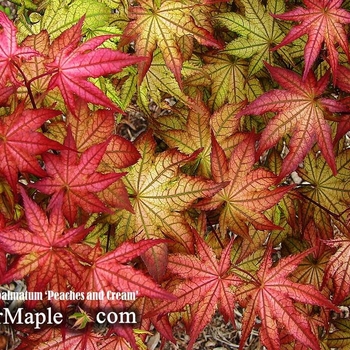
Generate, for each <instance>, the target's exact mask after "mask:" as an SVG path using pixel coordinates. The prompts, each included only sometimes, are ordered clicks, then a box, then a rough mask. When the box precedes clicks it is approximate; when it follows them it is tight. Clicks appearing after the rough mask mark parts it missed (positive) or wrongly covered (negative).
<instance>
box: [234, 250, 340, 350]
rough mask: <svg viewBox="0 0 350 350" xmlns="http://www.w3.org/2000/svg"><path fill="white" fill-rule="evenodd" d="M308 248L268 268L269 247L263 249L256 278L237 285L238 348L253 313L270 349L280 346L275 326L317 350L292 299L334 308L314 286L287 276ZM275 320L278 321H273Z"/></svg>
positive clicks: (306, 320) (305, 319) (305, 254)
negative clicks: (240, 315) (240, 309)
mask: <svg viewBox="0 0 350 350" xmlns="http://www.w3.org/2000/svg"><path fill="white" fill-rule="evenodd" d="M310 252H311V251H310V250H308V251H305V252H303V253H301V254H297V255H292V256H289V257H287V258H284V259H281V260H280V261H279V263H278V264H277V265H276V266H274V267H272V259H271V246H270V247H269V248H268V249H267V250H266V252H265V256H264V258H263V260H262V262H261V264H260V268H259V270H258V272H257V274H256V277H255V278H254V279H252V280H251V281H250V282H247V283H245V284H243V285H242V286H240V287H238V290H237V293H236V295H237V298H238V301H239V302H240V303H241V305H242V306H243V307H244V308H245V313H244V316H243V323H242V327H243V330H242V338H241V342H240V349H243V348H244V343H245V341H246V339H247V338H248V336H249V335H250V332H251V330H252V328H253V326H254V324H255V318H256V316H259V318H260V319H261V322H262V323H261V328H260V339H261V341H262V343H263V344H264V345H265V346H266V347H268V349H271V350H279V349H281V344H280V337H279V329H281V325H282V326H284V330H285V331H287V332H288V333H290V334H291V335H293V337H294V338H295V339H297V340H298V341H300V342H301V343H302V344H304V345H305V346H307V347H309V348H311V349H313V350H319V349H320V346H319V342H318V339H317V337H316V336H315V334H313V333H312V331H311V327H310V324H309V321H308V319H307V318H306V317H305V316H304V315H303V314H301V313H299V312H298V311H297V310H296V308H295V306H294V305H293V301H300V302H303V303H307V304H311V305H317V306H320V307H324V308H328V309H331V310H335V311H338V309H337V307H335V306H334V304H332V303H331V302H330V301H329V300H328V299H326V298H325V297H324V296H323V295H322V294H321V293H320V292H319V291H318V290H317V289H316V288H315V287H313V286H311V285H303V284H299V283H295V282H292V281H290V280H288V279H287V276H288V275H289V274H290V273H291V272H292V271H294V270H295V269H296V268H297V266H298V264H299V263H300V262H301V260H302V259H303V258H304V257H305V256H307V255H308V254H309V253H310ZM277 320H278V323H277Z"/></svg>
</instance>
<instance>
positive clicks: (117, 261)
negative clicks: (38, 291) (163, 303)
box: [80, 239, 175, 310]
mask: <svg viewBox="0 0 350 350" xmlns="http://www.w3.org/2000/svg"><path fill="white" fill-rule="evenodd" d="M165 242H167V240H164V239H148V240H141V241H139V242H137V243H133V242H131V241H127V242H124V243H122V244H121V245H120V246H119V247H117V248H116V249H114V250H113V251H111V252H108V253H106V254H103V253H102V249H101V247H100V245H99V244H96V246H95V247H94V248H93V249H92V250H90V252H88V254H86V253H87V250H86V248H83V249H84V250H81V256H82V259H83V261H84V266H85V267H86V268H85V271H84V273H83V274H82V276H81V284H80V289H81V291H95V292H101V293H104V298H102V299H101V300H96V299H95V300H85V301H84V305H85V306H86V307H87V308H89V309H91V310H93V309H95V310H96V309H111V308H116V307H120V306H124V303H125V302H124V301H122V300H118V299H113V298H110V297H108V292H111V291H112V292H114V291H117V292H118V291H124V292H135V293H136V296H137V297H141V296H148V297H150V298H160V299H170V300H174V298H175V297H174V296H173V295H171V294H170V293H168V292H167V291H165V290H163V289H161V288H160V286H159V285H158V284H157V283H156V282H154V281H153V280H152V279H151V277H149V276H147V275H146V274H145V273H144V272H142V271H141V270H137V269H135V268H134V267H133V266H132V265H130V263H129V262H130V260H132V259H135V258H136V257H139V256H140V255H142V254H144V253H145V252H146V251H147V250H149V249H150V248H152V247H154V246H156V245H158V244H161V243H162V244H164V243H165Z"/></svg>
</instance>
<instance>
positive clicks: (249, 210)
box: [196, 135, 291, 240]
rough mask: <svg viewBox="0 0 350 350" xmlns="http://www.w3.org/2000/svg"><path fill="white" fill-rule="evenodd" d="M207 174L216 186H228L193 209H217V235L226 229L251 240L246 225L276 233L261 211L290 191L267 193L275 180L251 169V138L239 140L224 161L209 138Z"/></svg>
mask: <svg viewBox="0 0 350 350" xmlns="http://www.w3.org/2000/svg"><path fill="white" fill-rule="evenodd" d="M211 160H212V164H211V171H212V175H213V178H214V180H215V181H216V182H218V183H223V182H226V183H228V185H227V186H226V187H224V188H223V189H222V190H221V191H220V192H218V193H217V194H215V195H214V196H213V197H212V198H208V199H203V200H202V201H200V202H199V203H198V204H197V205H196V206H197V207H198V208H200V209H204V210H214V209H216V208H219V207H221V206H223V207H222V209H221V211H220V217H219V225H220V232H221V234H222V236H225V234H226V229H227V228H229V230H231V231H232V232H234V233H236V234H238V235H241V236H242V237H243V238H246V239H249V240H250V239H251V238H250V236H249V233H248V231H249V230H248V227H247V222H251V223H252V224H253V225H254V227H255V228H256V229H258V230H275V229H280V227H279V226H276V225H275V224H274V223H272V222H271V221H270V220H268V219H267V218H266V217H265V216H264V214H263V211H264V210H267V209H269V208H271V207H272V206H273V205H275V204H277V203H278V202H279V201H280V200H281V199H282V197H283V196H284V194H285V193H287V192H288V191H289V190H290V189H291V187H290V186H284V187H278V188H275V189H270V188H271V187H272V186H274V184H275V183H276V180H277V176H276V175H275V174H273V173H272V172H271V171H268V170H265V169H261V168H259V169H253V165H254V163H255V136H254V135H250V136H248V137H247V138H246V139H245V140H243V141H242V142H241V143H240V144H239V145H238V146H237V147H236V148H235V149H234V150H233V152H232V154H231V157H230V159H229V160H227V158H226V155H225V153H224V151H223V149H222V148H221V146H220V145H219V144H218V142H217V141H216V139H215V137H214V136H212V152H211Z"/></svg>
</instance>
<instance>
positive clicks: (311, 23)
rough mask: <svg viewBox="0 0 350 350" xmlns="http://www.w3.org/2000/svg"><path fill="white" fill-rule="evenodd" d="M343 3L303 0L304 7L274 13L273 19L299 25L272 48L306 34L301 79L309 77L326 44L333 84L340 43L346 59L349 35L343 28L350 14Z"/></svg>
mask: <svg viewBox="0 0 350 350" xmlns="http://www.w3.org/2000/svg"><path fill="white" fill-rule="evenodd" d="M342 2H343V1H342V0H304V3H305V5H306V6H307V7H306V8H302V7H297V8H295V9H294V10H292V11H289V12H286V13H283V14H279V15H276V14H273V15H272V16H273V17H276V18H279V19H283V20H287V21H298V22H301V23H300V24H299V25H297V26H293V27H292V29H291V30H290V32H289V33H288V35H287V36H286V37H285V38H284V39H283V40H282V42H281V43H280V44H278V45H277V46H276V47H275V48H274V49H275V50H277V49H279V48H280V47H282V46H284V45H287V44H289V43H291V42H292V41H294V40H296V39H297V38H300V37H301V36H303V35H305V34H307V35H308V41H307V44H306V45H305V51H304V56H305V69H304V74H303V79H306V77H307V76H308V74H309V71H310V69H311V66H312V64H313V63H314V62H315V60H316V59H317V57H318V55H319V53H320V51H321V49H322V45H323V43H325V44H326V46H327V50H328V54H329V62H330V66H331V68H332V72H333V81H334V82H335V81H336V78H337V66H338V52H337V49H336V44H339V45H340V46H341V48H342V49H343V51H344V53H345V54H346V55H347V56H348V59H349V48H348V36H347V33H346V31H345V28H344V25H345V24H347V23H350V12H348V11H346V10H345V9H342V8H341V5H342Z"/></svg>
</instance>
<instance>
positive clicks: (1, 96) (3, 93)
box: [0, 86, 16, 106]
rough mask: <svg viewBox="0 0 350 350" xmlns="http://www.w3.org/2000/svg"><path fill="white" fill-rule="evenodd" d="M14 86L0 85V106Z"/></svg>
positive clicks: (13, 89) (11, 92) (13, 90)
mask: <svg viewBox="0 0 350 350" xmlns="http://www.w3.org/2000/svg"><path fill="white" fill-rule="evenodd" d="M15 90H16V88H15V87H14V86H5V87H0V106H4V105H5V103H6V101H7V99H8V98H9V97H10V96H11V95H12V94H13V93H14V92H15Z"/></svg>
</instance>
